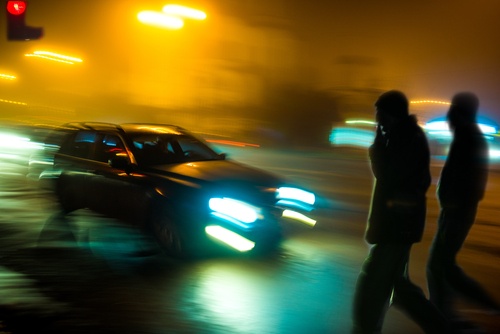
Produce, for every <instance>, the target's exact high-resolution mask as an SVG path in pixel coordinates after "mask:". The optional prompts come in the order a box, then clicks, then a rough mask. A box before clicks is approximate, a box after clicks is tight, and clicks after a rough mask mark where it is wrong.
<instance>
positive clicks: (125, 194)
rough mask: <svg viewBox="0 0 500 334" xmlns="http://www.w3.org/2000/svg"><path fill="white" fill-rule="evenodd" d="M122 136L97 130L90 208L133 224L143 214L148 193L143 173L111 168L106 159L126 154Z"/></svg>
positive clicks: (146, 206)
mask: <svg viewBox="0 0 500 334" xmlns="http://www.w3.org/2000/svg"><path fill="white" fill-rule="evenodd" d="M129 154H130V153H129V151H128V150H127V148H126V145H125V143H124V140H123V138H122V137H121V136H120V135H118V134H116V133H106V132H101V133H100V134H99V136H98V140H97V142H96V149H95V151H94V154H93V157H92V160H94V161H95V167H96V168H95V169H94V171H93V172H92V176H91V180H90V182H89V184H90V186H91V188H92V193H94V194H96V196H93V198H92V199H91V201H92V203H91V208H92V209H93V210H95V211H98V212H101V213H104V214H106V215H108V216H111V217H116V218H119V219H121V220H126V221H128V222H130V223H132V224H134V225H140V224H142V223H143V220H144V218H145V217H146V216H147V213H148V212H147V210H148V206H149V199H150V195H149V194H148V189H149V187H148V186H147V184H148V182H147V179H148V178H147V177H146V176H145V175H144V174H142V173H140V172H138V171H133V172H132V171H125V170H122V169H119V168H113V167H112V166H111V164H110V161H111V160H112V159H113V158H114V157H116V156H118V155H121V156H122V157H123V156H126V157H128V159H129V161H130V157H129Z"/></svg>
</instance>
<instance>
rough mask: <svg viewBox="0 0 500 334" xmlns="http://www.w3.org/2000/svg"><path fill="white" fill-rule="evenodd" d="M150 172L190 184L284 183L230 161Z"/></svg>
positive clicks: (178, 165)
mask: <svg viewBox="0 0 500 334" xmlns="http://www.w3.org/2000/svg"><path fill="white" fill-rule="evenodd" d="M152 170H153V171H154V172H156V173H159V174H162V175H164V176H166V177H174V178H178V179H183V180H185V181H190V182H195V183H198V182H197V181H199V182H210V183H251V184H253V185H256V186H264V187H276V186H278V185H279V184H280V183H282V182H284V180H283V179H282V178H280V177H279V176H277V175H275V174H273V173H269V172H266V171H263V170H260V169H258V168H255V167H251V166H247V165H244V164H241V163H237V162H234V161H230V160H213V161H198V162H190V163H183V164H175V165H161V166H154V167H153V168H152Z"/></svg>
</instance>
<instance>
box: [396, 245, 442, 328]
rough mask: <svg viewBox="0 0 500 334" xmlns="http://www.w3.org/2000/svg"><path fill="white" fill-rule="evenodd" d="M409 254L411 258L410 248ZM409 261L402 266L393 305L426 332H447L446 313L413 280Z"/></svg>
mask: <svg viewBox="0 0 500 334" xmlns="http://www.w3.org/2000/svg"><path fill="white" fill-rule="evenodd" d="M410 247H411V246H410ZM407 254H408V257H407V258H408V259H409V255H410V248H408V251H407ZM408 262H409V260H407V261H405V263H403V264H401V266H400V269H399V278H398V279H397V280H396V282H395V285H394V293H393V296H392V300H391V301H392V305H394V306H395V307H397V308H399V309H401V310H402V311H403V312H405V313H406V314H407V315H408V316H409V317H410V318H411V319H412V320H413V321H415V322H416V323H417V324H418V325H419V326H420V328H422V330H424V332H425V333H436V334H441V333H447V332H448V331H449V324H448V321H447V319H446V317H445V316H444V314H442V313H441V312H440V311H439V309H438V308H437V307H436V306H435V305H434V304H432V303H431V302H430V301H429V300H428V299H427V297H426V296H425V294H424V292H423V291H422V289H421V288H419V287H418V286H417V285H415V284H414V283H413V282H411V280H410V277H409V271H408V266H409V263H408Z"/></svg>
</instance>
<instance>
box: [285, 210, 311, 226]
mask: <svg viewBox="0 0 500 334" xmlns="http://www.w3.org/2000/svg"><path fill="white" fill-rule="evenodd" d="M282 216H283V217H285V218H290V219H295V220H298V221H300V222H302V223H304V224H306V225H309V226H314V225H316V221H315V220H314V219H312V218H309V217H307V216H305V215H303V214H301V213H299V212H296V211H293V210H285V211H283V214H282Z"/></svg>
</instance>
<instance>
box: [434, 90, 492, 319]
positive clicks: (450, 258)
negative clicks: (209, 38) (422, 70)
mask: <svg viewBox="0 0 500 334" xmlns="http://www.w3.org/2000/svg"><path fill="white" fill-rule="evenodd" d="M478 107H479V99H478V98H477V96H476V95H475V94H473V93H469V92H463V93H458V94H456V95H455V96H454V97H453V99H452V102H451V106H450V109H449V111H448V114H447V119H448V124H449V127H450V130H451V131H452V134H453V140H452V142H451V146H450V150H449V152H448V157H447V159H446V162H445V164H444V167H443V169H442V171H441V176H440V178H439V182H438V188H437V189H438V190H437V197H438V200H439V204H440V207H441V210H440V214H439V218H438V229H437V232H436V235H435V237H434V240H433V242H432V245H431V249H430V255H429V260H428V263H427V283H428V287H429V294H430V299H431V301H432V302H433V303H434V304H435V305H436V306H437V307H438V308H439V309H440V310H441V311H442V312H443V313H445V315H447V316H448V317H449V318H450V319H451V320H452V322H453V321H462V320H461V319H460V317H458V316H457V315H456V314H455V312H454V310H453V307H452V303H453V299H452V292H457V293H460V294H461V295H463V296H465V297H466V298H467V299H469V300H471V301H475V302H476V303H477V304H478V305H481V306H483V307H484V308H486V310H488V311H491V312H493V313H496V314H500V306H499V304H498V303H497V302H496V301H494V300H493V299H492V298H491V297H490V296H489V294H488V293H487V292H486V291H485V290H484V289H483V288H482V287H481V285H480V284H479V283H478V282H476V281H475V280H474V279H473V278H472V277H469V276H468V275H467V274H466V273H465V272H464V271H463V270H462V269H461V268H460V266H459V265H458V264H457V261H456V257H457V254H458V252H459V250H460V249H461V247H462V245H463V243H464V241H465V239H466V238H467V235H468V233H469V230H470V229H471V227H472V225H473V224H474V221H475V217H476V211H477V207H478V203H479V202H480V201H481V199H482V198H483V197H484V194H485V190H486V184H487V179H488V160H489V156H488V155H489V153H488V144H487V142H486V139H485V137H484V135H483V133H482V132H481V130H480V128H479V126H478V124H477V122H476V114H477V110H478Z"/></svg>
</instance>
